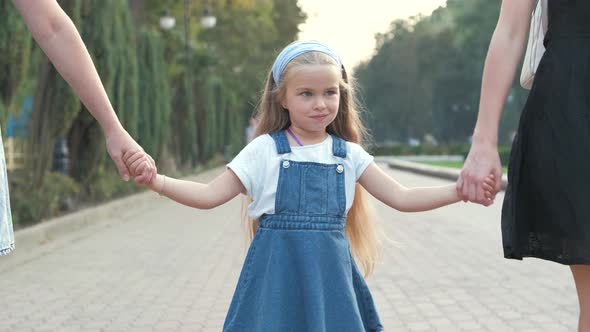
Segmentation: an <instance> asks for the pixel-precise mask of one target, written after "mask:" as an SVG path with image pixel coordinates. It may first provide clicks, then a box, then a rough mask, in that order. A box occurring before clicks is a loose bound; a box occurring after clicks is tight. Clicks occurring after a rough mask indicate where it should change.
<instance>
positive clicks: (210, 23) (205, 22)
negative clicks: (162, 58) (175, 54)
mask: <svg viewBox="0 0 590 332" xmlns="http://www.w3.org/2000/svg"><path fill="white" fill-rule="evenodd" d="M190 12H191V8H190V0H184V22H183V23H184V42H185V44H184V45H185V56H186V75H190V76H188V80H189V82H192V79H191V76H192V73H193V68H192V61H191V55H190V38H189V36H190V23H191V20H190ZM200 23H201V26H202V27H203V28H205V29H211V28H213V27H215V25H216V24H217V18H216V17H215V15H213V12H212V10H211V7H210V6H209V2H207V3H206V4H205V9H204V10H203V14H202V16H201V18H200ZM175 25H176V20H175V19H174V17H173V16H171V15H170V11H169V10H166V11H164V12H163V14H162V16H161V17H160V27H161V28H162V29H163V30H170V29H172V28H174V26H175ZM191 84H192V83H191ZM193 144H196V142H194V143H193ZM197 155H198V151H196V146H195V147H194V148H193V158H192V164H193V167H194V166H195V165H196V162H197Z"/></svg>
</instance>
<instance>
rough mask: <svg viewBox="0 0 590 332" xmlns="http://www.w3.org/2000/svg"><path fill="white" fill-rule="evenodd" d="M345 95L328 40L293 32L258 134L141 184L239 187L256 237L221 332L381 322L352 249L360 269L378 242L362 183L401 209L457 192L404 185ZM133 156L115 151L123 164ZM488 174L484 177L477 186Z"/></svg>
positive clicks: (161, 188)
mask: <svg viewBox="0 0 590 332" xmlns="http://www.w3.org/2000/svg"><path fill="white" fill-rule="evenodd" d="M354 101H355V98H354V88H353V86H352V85H351V82H350V81H349V79H348V74H347V71H346V70H345V68H344V66H343V65H342V63H341V61H340V57H339V56H338V55H337V54H336V53H335V52H334V51H333V50H332V49H331V48H329V47H327V46H326V45H324V44H322V43H319V42H296V43H292V44H290V45H288V46H287V47H286V48H285V49H284V50H283V51H282V52H281V53H280V54H279V56H278V58H277V59H276V61H275V63H274V65H273V67H272V70H271V72H270V74H269V76H268V78H267V81H266V84H265V89H264V93H263V96H262V100H261V102H260V104H259V105H260V106H259V109H258V112H257V115H256V118H257V119H258V120H259V123H258V125H257V130H256V138H255V139H254V140H253V141H252V142H251V143H250V144H248V145H247V146H246V147H245V148H244V149H243V150H242V151H241V152H240V153H239V154H238V156H237V157H236V158H235V159H234V160H233V161H232V162H230V163H229V164H228V167H227V169H226V170H225V171H224V172H223V173H222V174H221V175H220V176H219V177H217V178H216V179H214V180H213V181H211V182H210V183H209V184H201V183H195V182H191V181H184V180H176V179H173V178H169V177H167V176H164V175H158V176H157V177H156V178H155V180H154V181H152V182H150V183H148V186H149V187H150V189H152V190H154V191H156V192H158V193H160V194H161V195H165V196H167V197H169V198H171V199H173V200H175V201H177V202H179V203H181V204H184V205H188V206H191V207H195V208H199V209H210V208H214V207H217V206H219V205H221V204H224V203H226V202H228V201H229V200H231V199H232V198H234V197H235V196H237V195H238V194H240V193H243V194H246V195H248V196H250V197H251V198H252V203H251V204H250V205H249V207H248V214H249V217H250V218H252V219H255V220H256V221H254V222H253V223H252V225H251V227H252V231H253V233H255V236H254V239H253V240H252V243H251V245H250V249H249V250H248V255H247V257H246V260H245V262H244V267H243V269H242V273H241V275H240V278H239V280H238V284H237V287H236V290H235V293H234V296H233V300H232V303H231V305H230V307H229V311H228V313H227V316H226V319H225V324H224V327H223V331H225V332H233V331H240V332H241V331H258V332H271V331H355V332H357V331H382V330H383V326H382V325H381V321H380V319H379V315H378V314H377V309H376V308H375V305H374V303H373V299H372V296H371V293H370V291H369V288H368V287H367V284H366V283H365V280H364V278H363V275H362V274H361V272H360V270H359V269H358V268H357V265H356V264H355V260H354V259H353V255H354V257H356V258H357V259H358V262H359V263H361V265H362V267H363V271H364V272H365V274H366V275H367V274H370V273H371V271H372V270H373V267H374V264H375V260H376V257H377V255H378V251H379V246H378V244H379V241H378V239H379V237H378V234H377V232H376V231H375V229H374V227H375V225H374V222H373V221H372V220H369V219H368V216H367V213H366V204H367V201H366V198H365V197H366V195H363V194H362V193H363V191H362V190H360V189H361V188H360V186H362V187H363V188H364V189H366V190H367V191H368V192H369V193H371V194H372V195H373V196H375V197H376V198H377V199H379V200H380V201H382V202H384V203H385V204H387V205H389V206H391V207H393V208H394V209H397V210H401V211H407V212H411V211H426V210H431V209H435V208H438V207H441V206H445V205H448V204H451V203H455V202H459V201H460V200H461V199H460V196H459V195H458V194H457V191H456V190H455V185H447V186H440V187H425V188H406V187H404V186H402V185H400V184H399V183H398V182H397V181H395V180H394V179H392V178H391V177H390V176H389V175H387V174H386V173H385V172H384V171H383V170H381V168H380V167H379V166H377V164H375V163H374V162H373V157H372V156H371V155H369V154H368V153H367V152H366V151H365V150H364V149H363V148H362V147H361V145H359V144H360V143H362V140H363V137H364V134H365V127H364V126H363V124H362V122H361V119H360V116H359V113H358V111H357V107H356V105H355V102H354ZM142 158H143V155H142V154H141V153H138V154H137V155H134V154H132V153H129V152H128V153H125V156H124V159H125V161H126V163H127V164H128V165H131V167H132V173H134V172H135V171H134V170H133V165H134V164H135V160H136V159H139V160H141V159H142ZM493 184H494V179H493V177H491V176H490V177H489V178H488V181H487V184H486V183H484V184H482V185H484V186H486V187H489V188H492V186H493ZM359 185H360V186H359ZM488 199H489V200H492V199H493V195H492V193H491V192H488ZM345 227H346V228H345ZM345 229H346V231H345ZM347 236H348V237H347ZM349 241H350V242H349Z"/></svg>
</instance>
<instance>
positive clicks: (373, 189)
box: [358, 163, 494, 212]
mask: <svg viewBox="0 0 590 332" xmlns="http://www.w3.org/2000/svg"><path fill="white" fill-rule="evenodd" d="M358 182H359V184H360V185H361V186H363V188H365V189H366V190H367V191H368V192H369V193H370V194H371V195H373V196H374V197H375V198H377V199H378V200H380V201H381V202H383V203H385V204H387V205H389V206H391V207H392V208H394V209H396V210H399V211H403V212H418V211H428V210H432V209H436V208H439V207H442V206H445V205H449V204H453V203H457V202H459V201H460V200H461V197H460V196H459V194H458V193H457V190H456V189H455V185H453V184H451V185H446V186H437V187H418V188H406V187H404V186H403V185H401V184H400V183H399V182H397V181H395V180H394V179H393V178H392V177H391V176H389V175H388V174H386V173H385V172H384V171H383V170H382V169H381V168H380V167H379V166H377V164H375V163H371V164H370V165H369V166H368V167H367V169H366V170H365V171H364V173H363V174H362V175H361V177H360V178H359V181H358ZM493 183H494V177H493V176H492V175H490V176H488V178H487V179H486V181H485V182H484V189H485V190H486V191H485V195H486V197H487V199H488V200H492V199H493V198H494V195H493V194H492V193H491V192H490V191H489V189H491V188H493Z"/></svg>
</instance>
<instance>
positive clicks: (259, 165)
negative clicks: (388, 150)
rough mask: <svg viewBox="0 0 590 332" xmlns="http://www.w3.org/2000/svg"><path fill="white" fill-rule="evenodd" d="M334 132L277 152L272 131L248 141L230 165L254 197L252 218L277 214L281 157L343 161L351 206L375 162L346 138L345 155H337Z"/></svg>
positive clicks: (325, 161)
mask: <svg viewBox="0 0 590 332" xmlns="http://www.w3.org/2000/svg"><path fill="white" fill-rule="evenodd" d="M332 141H333V140H332V136H328V138H326V139H325V140H324V141H323V142H322V143H318V144H312V145H305V146H291V152H290V153H286V154H282V155H280V154H278V153H277V147H276V145H275V142H274V140H273V138H272V137H271V136H270V135H268V134H267V135H261V136H258V137H257V138H255V139H254V140H253V141H252V142H250V144H248V145H247V146H246V147H245V148H244V149H243V150H242V151H240V153H239V154H238V155H237V156H236V157H235V158H234V159H233V160H232V161H231V162H230V163H229V164H228V165H227V167H228V168H230V169H231V170H232V171H233V172H234V173H236V175H237V176H238V178H239V179H240V181H241V182H242V184H243V185H244V187H245V188H246V191H247V192H248V195H249V196H250V197H252V200H253V201H252V203H251V204H250V205H249V206H248V215H249V216H250V217H251V218H256V219H257V218H260V216H262V215H263V214H274V210H275V197H276V191H277V184H278V182H279V168H280V161H281V160H284V159H288V160H293V161H308V162H317V163H323V164H342V165H343V166H344V175H345V187H346V211H347V212H348V209H350V207H351V206H352V201H353V199H354V189H355V184H356V182H357V181H358V179H359V177H360V176H361V175H362V174H363V172H364V171H365V169H366V168H367V167H368V166H369V165H370V164H371V162H373V156H371V155H370V154H368V153H367V152H366V151H365V150H364V149H363V148H362V147H361V146H360V145H358V144H355V143H350V142H346V158H340V157H337V156H334V153H333V151H332Z"/></svg>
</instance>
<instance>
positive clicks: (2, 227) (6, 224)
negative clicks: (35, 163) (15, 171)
mask: <svg viewBox="0 0 590 332" xmlns="http://www.w3.org/2000/svg"><path fill="white" fill-rule="evenodd" d="M12 249H14V232H13V229H12V215H11V213H10V197H9V194H8V178H7V177H6V160H5V158H4V145H3V144H2V132H1V131H0V256H2V255H6V254H8V253H9V252H10V251H12Z"/></svg>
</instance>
